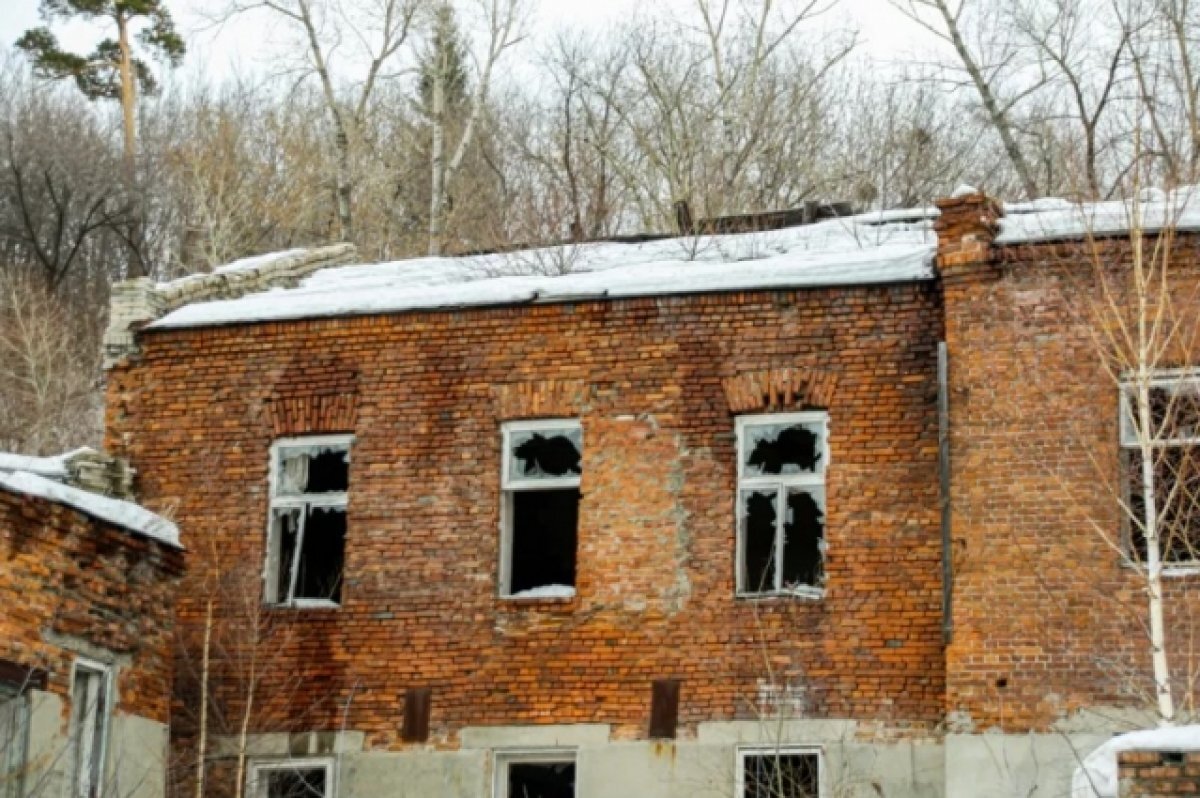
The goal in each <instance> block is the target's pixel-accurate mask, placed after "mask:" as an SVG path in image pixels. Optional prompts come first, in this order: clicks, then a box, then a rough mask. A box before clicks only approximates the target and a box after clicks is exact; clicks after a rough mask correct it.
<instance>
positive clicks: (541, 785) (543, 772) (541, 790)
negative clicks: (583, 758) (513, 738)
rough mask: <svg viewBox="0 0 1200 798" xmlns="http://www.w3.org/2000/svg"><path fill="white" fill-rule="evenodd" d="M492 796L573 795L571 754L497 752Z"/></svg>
mask: <svg viewBox="0 0 1200 798" xmlns="http://www.w3.org/2000/svg"><path fill="white" fill-rule="evenodd" d="M496 763H497V767H496V798H575V755H574V754H573V753H565V754H556V753H552V754H499V755H497V757H496Z"/></svg>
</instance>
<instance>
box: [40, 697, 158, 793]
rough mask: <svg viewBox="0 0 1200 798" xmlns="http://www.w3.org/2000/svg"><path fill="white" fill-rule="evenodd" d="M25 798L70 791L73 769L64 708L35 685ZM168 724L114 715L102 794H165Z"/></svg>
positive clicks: (56, 699)
mask: <svg viewBox="0 0 1200 798" xmlns="http://www.w3.org/2000/svg"><path fill="white" fill-rule="evenodd" d="M30 699H31V700H30V714H29V747H28V752H29V753H28V757H27V762H28V763H29V764H28V768H27V772H26V774H25V777H24V794H25V796H26V798H62V797H63V796H69V795H70V794H71V792H70V780H71V772H72V759H71V753H72V752H71V746H70V739H69V733H68V723H69V713H68V707H67V706H66V705H65V702H63V700H62V699H61V698H59V696H57V695H55V694H53V693H48V692H43V691H40V690H34V691H32V693H31V696H30ZM167 750H168V748H167V727H166V725H165V724H162V723H157V722H155V721H151V720H146V719H145V718H140V717H137V716H134V715H125V714H121V713H117V714H115V715H114V716H113V717H112V718H111V720H110V724H109V730H108V746H107V751H106V755H105V763H106V764H105V781H104V785H103V795H104V796H105V798H163V796H165V795H166V775H167V767H166V765H167Z"/></svg>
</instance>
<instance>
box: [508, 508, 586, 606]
mask: <svg viewBox="0 0 1200 798" xmlns="http://www.w3.org/2000/svg"><path fill="white" fill-rule="evenodd" d="M579 499H580V493H579V488H563V489H559V490H526V491H514V492H513V493H512V498H511V501H512V551H511V554H510V556H511V557H512V564H511V575H510V584H509V589H510V591H511V592H512V593H513V594H516V593H520V592H522V591H526V590H532V589H535V588H549V587H553V586H562V587H574V586H575V556H576V546H577V536H578V527H579Z"/></svg>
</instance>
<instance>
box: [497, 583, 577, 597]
mask: <svg viewBox="0 0 1200 798" xmlns="http://www.w3.org/2000/svg"><path fill="white" fill-rule="evenodd" d="M574 595H575V588H574V587H572V586H571V585H542V586H541V587H531V588H529V589H528V590H521V591H519V592H517V593H513V594H511V595H510V596H509V597H508V598H572V597H573V596H574Z"/></svg>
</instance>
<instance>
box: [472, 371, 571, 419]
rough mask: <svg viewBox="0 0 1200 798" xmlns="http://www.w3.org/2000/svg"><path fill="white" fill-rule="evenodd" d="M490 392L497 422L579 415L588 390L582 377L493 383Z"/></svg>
mask: <svg viewBox="0 0 1200 798" xmlns="http://www.w3.org/2000/svg"><path fill="white" fill-rule="evenodd" d="M492 392H493V395H494V396H495V398H496V417H497V419H499V420H500V421H517V420H520V419H527V418H569V417H574V416H579V415H582V413H583V411H584V410H585V409H586V406H587V404H588V398H589V396H590V393H591V391H590V389H589V387H588V384H587V383H586V382H583V381H582V380H532V381H529V382H510V383H504V384H502V385H497V386H495V387H494V388H493V389H492Z"/></svg>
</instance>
